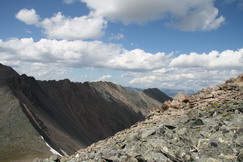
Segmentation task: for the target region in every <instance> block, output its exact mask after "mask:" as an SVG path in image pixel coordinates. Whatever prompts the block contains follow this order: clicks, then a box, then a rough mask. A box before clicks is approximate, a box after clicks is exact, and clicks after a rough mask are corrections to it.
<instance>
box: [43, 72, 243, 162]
mask: <svg viewBox="0 0 243 162" xmlns="http://www.w3.org/2000/svg"><path fill="white" fill-rule="evenodd" d="M177 102H178V104H177V106H174V105H173V104H171V103H172V102H171V103H166V104H167V107H168V108H167V109H166V110H163V109H161V111H160V112H158V110H156V112H155V113H154V114H153V115H151V116H150V117H149V118H148V119H146V120H145V121H143V122H139V123H137V124H135V125H133V126H132V127H131V128H130V129H126V130H124V131H121V132H118V133H117V134H116V135H115V136H113V137H110V138H107V139H105V140H102V141H99V142H97V143H94V144H92V145H91V146H89V147H88V148H86V149H82V150H79V151H78V152H77V153H75V154H74V155H72V156H70V157H64V158H62V159H61V161H100V162H101V161H116V162H117V161H118V162H119V161H121V162H122V161H161V162H162V161H173V162H175V161H176V162H177V161H178V162H179V161H182V162H184V161H185V162H187V161H198V162H204V161H239V162H241V161H243V149H242V148H243V75H240V76H239V77H237V78H235V79H231V80H229V81H226V82H225V84H222V85H219V86H215V87H213V88H207V89H203V90H202V91H200V92H198V93H196V94H194V95H192V96H190V97H187V100H186V102H185V100H177ZM42 161H43V162H44V161H45V162H47V161H49V160H48V159H47V160H42Z"/></svg>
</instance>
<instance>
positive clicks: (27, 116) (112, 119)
mask: <svg viewBox="0 0 243 162" xmlns="http://www.w3.org/2000/svg"><path fill="white" fill-rule="evenodd" d="M158 95H160V94H159V93H158ZM160 106H161V102H159V101H157V100H155V99H153V98H151V97H149V96H147V95H146V94H145V93H143V92H136V91H132V90H129V89H126V88H123V87H121V86H119V85H116V84H113V83H109V82H96V83H89V82H85V83H73V82H70V81H69V80H68V79H65V80H61V81H37V80H35V79H34V78H33V77H28V76H26V75H21V76H20V75H19V74H17V73H16V72H15V71H14V70H13V69H12V68H10V67H7V66H4V65H2V64H0V161H10V160H23V161H27V160H30V159H31V158H32V159H33V158H34V157H40V158H42V157H44V158H45V157H49V156H50V155H52V154H53V152H54V151H53V150H56V151H57V152H58V153H60V154H62V155H70V154H73V153H74V152H75V151H77V150H79V149H81V148H84V147H87V146H88V145H90V144H92V143H94V142H97V141H98V140H101V139H104V138H107V137H109V136H111V135H114V134H115V133H116V132H118V131H121V130H123V129H125V128H128V127H130V126H131V125H132V124H134V123H136V122H138V121H141V120H144V119H145V116H146V115H147V113H148V109H149V108H156V107H160ZM50 147H51V148H52V151H50Z"/></svg>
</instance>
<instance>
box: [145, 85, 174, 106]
mask: <svg viewBox="0 0 243 162" xmlns="http://www.w3.org/2000/svg"><path fill="white" fill-rule="evenodd" d="M143 92H144V93H145V94H146V95H148V96H149V97H151V98H153V99H155V100H156V101H158V102H162V103H163V102H165V101H168V100H172V98H170V97H169V96H167V95H166V94H164V93H163V92H161V91H160V90H159V89H158V88H149V89H145V90H143Z"/></svg>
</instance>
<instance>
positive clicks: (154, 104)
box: [87, 82, 170, 116]
mask: <svg viewBox="0 0 243 162" xmlns="http://www.w3.org/2000/svg"><path fill="white" fill-rule="evenodd" d="M87 84H89V85H90V86H91V87H93V88H95V89H96V90H97V91H98V92H99V94H100V95H101V96H103V98H105V99H106V100H107V101H111V100H115V101H116V102H118V103H120V104H121V105H127V106H128V107H129V108H131V109H132V110H134V111H135V112H137V113H141V114H143V115H144V116H146V115H147V113H148V109H149V108H158V107H160V106H161V103H163V102H165V101H167V100H169V99H170V98H165V96H164V95H162V94H163V93H162V92H161V91H159V90H158V91H157V92H156V94H155V93H154V94H153V95H149V93H145V92H137V91H134V90H130V89H127V88H124V87H122V86H120V85H116V84H114V83H110V82H91V83H87ZM156 95H157V96H156Z"/></svg>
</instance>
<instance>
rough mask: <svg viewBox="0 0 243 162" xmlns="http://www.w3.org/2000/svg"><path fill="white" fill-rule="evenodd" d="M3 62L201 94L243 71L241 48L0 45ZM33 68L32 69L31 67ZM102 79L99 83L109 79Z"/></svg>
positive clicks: (39, 72) (48, 73)
mask: <svg viewBox="0 0 243 162" xmlns="http://www.w3.org/2000/svg"><path fill="white" fill-rule="evenodd" d="M0 55H1V58H0V62H1V63H4V64H7V65H10V66H13V67H15V69H17V70H18V71H20V72H22V73H27V74H28V75H33V76H35V77H37V78H42V79H46V78H47V79H55V78H58V76H60V75H63V74H65V73H67V72H68V71H69V70H70V69H74V68H89V69H99V70H115V71H123V72H124V75H123V76H122V77H123V78H127V79H128V78H129V79H130V80H129V83H130V84H132V85H139V84H141V85H142V84H145V83H146V85H149V84H150V85H154V86H157V87H173V86H175V85H176V87H181V88H185V87H187V88H191V87H196V88H201V87H203V86H208V85H211V84H218V83H219V82H220V81H222V80H225V79H227V78H229V77H232V76H235V75H237V74H239V73H242V71H243V64H242V62H243V48H241V49H239V50H236V51H233V50H226V51H222V52H218V51H212V52H209V53H203V54H200V53H190V54H182V55H179V56H175V55H173V53H170V54H166V53H164V52H158V53H148V52H145V51H143V50H141V49H133V50H127V49H125V48H123V47H122V46H121V45H119V44H106V43H103V42H101V41H81V40H76V41H68V40H49V39H41V40H40V41H37V42H34V41H33V39H32V38H23V39H12V40H8V41H2V40H0ZM30 66H31V67H32V68H31V69H30V68H29V67H30ZM109 77H110V76H104V77H103V78H100V80H101V79H109Z"/></svg>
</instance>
